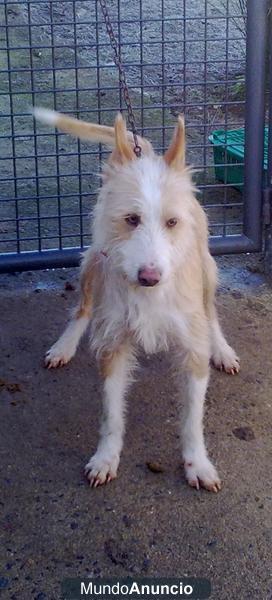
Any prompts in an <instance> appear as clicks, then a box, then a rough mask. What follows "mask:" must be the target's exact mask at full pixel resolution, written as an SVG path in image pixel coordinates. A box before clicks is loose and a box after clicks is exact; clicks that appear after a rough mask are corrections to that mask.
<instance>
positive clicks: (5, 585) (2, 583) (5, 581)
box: [0, 577, 9, 590]
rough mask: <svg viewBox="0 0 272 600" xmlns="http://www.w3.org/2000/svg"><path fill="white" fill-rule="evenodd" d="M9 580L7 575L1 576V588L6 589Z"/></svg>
mask: <svg viewBox="0 0 272 600" xmlns="http://www.w3.org/2000/svg"><path fill="white" fill-rule="evenodd" d="M8 584H9V580H8V579H7V577H0V590H5V589H6V588H7V587H8Z"/></svg>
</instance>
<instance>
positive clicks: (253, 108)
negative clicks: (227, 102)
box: [244, 0, 268, 250]
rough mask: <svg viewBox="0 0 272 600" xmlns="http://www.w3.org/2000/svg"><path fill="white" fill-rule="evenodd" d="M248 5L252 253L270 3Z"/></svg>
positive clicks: (247, 191)
mask: <svg viewBox="0 0 272 600" xmlns="http://www.w3.org/2000/svg"><path fill="white" fill-rule="evenodd" d="M247 5H248V12H247V62H246V113H245V185H244V199H245V213H244V234H245V235H246V237H247V238H249V240H250V241H251V244H252V250H261V247H262V186H263V149H264V122H265V109H264V106H265V102H264V99H265V53H266V31H267V14H268V1H267V0H258V2H256V0H248V3H247Z"/></svg>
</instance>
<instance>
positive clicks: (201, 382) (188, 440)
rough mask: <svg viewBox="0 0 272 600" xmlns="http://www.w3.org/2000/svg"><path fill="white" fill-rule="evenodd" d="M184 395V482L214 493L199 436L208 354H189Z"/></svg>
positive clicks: (216, 484)
mask: <svg viewBox="0 0 272 600" xmlns="http://www.w3.org/2000/svg"><path fill="white" fill-rule="evenodd" d="M186 371H187V372H186V393H185V400H184V414H183V419H182V424H181V427H182V430H181V435H182V451H183V461H184V469H185V475H186V479H187V481H188V483H189V485H191V486H192V487H195V488H196V489H199V487H200V486H202V487H204V488H206V489H207V490H209V491H213V492H218V491H219V490H220V488H221V484H220V479H219V477H218V474H217V471H216V469H215V467H214V466H213V464H212V463H211V461H210V460H209V458H208V455H207V450H206V447H205V441H204V433H203V414H204V402H205V395H206V390H207V386H208V381H209V353H208V351H207V353H206V355H200V354H197V353H196V352H189V354H188V361H187V369H186Z"/></svg>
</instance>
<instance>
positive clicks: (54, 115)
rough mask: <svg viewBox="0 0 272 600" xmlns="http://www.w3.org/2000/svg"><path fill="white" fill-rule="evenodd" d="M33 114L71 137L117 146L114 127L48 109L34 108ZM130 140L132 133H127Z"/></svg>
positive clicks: (111, 146)
mask: <svg viewBox="0 0 272 600" xmlns="http://www.w3.org/2000/svg"><path fill="white" fill-rule="evenodd" d="M32 114H33V115H34V117H35V119H37V120H38V121H41V122H42V123H46V124H47V125H51V126H53V127H56V128H57V129H60V130H61V131H64V132H65V133H69V134H70V135H72V136H74V137H76V138H80V139H81V140H88V141H91V142H96V143H101V144H106V145H107V146H109V147H110V148H113V147H114V146H115V132H114V127H107V126H106V125H97V124H95V123H86V121H79V120H78V119H74V118H73V117H68V116H67V115H64V114H62V113H59V112H56V111H54V110H49V109H48V108H36V107H35V108H33V109H32ZM127 135H128V140H129V141H130V142H132V141H133V136H132V134H131V132H130V131H128V132H127Z"/></svg>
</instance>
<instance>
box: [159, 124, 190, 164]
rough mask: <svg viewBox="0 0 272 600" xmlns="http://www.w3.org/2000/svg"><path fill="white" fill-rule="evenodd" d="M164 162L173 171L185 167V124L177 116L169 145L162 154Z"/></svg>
mask: <svg viewBox="0 0 272 600" xmlns="http://www.w3.org/2000/svg"><path fill="white" fill-rule="evenodd" d="M164 160H165V162H166V164H167V165H169V167H173V169H177V170H180V169H183V168H184V167H185V123H184V118H183V117H182V116H181V115H179V117H178V123H177V125H176V128H175V131H174V135H173V138H172V141H171V144H170V146H169V148H168V150H166V152H165V154H164Z"/></svg>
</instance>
